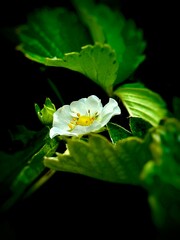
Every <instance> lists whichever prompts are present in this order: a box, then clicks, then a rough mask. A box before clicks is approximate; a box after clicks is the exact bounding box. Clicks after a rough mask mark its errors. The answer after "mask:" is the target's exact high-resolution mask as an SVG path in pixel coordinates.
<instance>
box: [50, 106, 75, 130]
mask: <svg viewBox="0 0 180 240" xmlns="http://www.w3.org/2000/svg"><path fill="white" fill-rule="evenodd" d="M71 119H72V116H71V111H70V107H69V105H64V106H63V107H61V108H59V109H58V110H57V111H56V112H55V113H54V114H53V126H59V124H61V123H62V124H65V123H66V124H69V122H70V121H71Z"/></svg>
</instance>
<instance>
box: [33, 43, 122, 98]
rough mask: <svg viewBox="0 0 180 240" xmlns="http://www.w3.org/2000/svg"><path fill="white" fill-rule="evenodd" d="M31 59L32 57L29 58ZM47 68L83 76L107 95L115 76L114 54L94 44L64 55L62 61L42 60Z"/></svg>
mask: <svg viewBox="0 0 180 240" xmlns="http://www.w3.org/2000/svg"><path fill="white" fill-rule="evenodd" d="M31 57H33V56H31ZM41 60H42V63H44V64H46V65H48V66H58V67H65V68H68V69H71V70H74V71H77V72H80V73H82V74H84V75H85V76H86V77H88V78H90V79H91V80H93V81H94V82H95V83H97V84H98V85H100V86H101V87H102V88H103V89H104V90H105V91H106V92H107V93H109V95H110V94H111V92H112V86H113V83H114V81H115V79H116V76H117V69H118V63H117V61H116V54H115V52H114V50H113V49H111V47H110V46H109V45H102V44H98V43H97V44H95V45H94V46H92V45H87V46H84V47H82V50H81V51H80V52H79V53H78V52H73V53H69V54H65V55H64V58H63V59H60V58H59V59H57V58H43V59H41Z"/></svg>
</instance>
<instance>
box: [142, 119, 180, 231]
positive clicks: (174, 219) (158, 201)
mask: <svg viewBox="0 0 180 240" xmlns="http://www.w3.org/2000/svg"><path fill="white" fill-rule="evenodd" d="M146 139H147V141H148V142H149V146H150V150H151V152H152V159H151V161H148V162H147V163H146V164H145V166H144V168H143V171H142V173H141V180H142V186H143V187H145V188H146V189H147V191H148V193H149V203H150V207H151V210H152V216H153V220H154V223H155V224H156V226H157V227H158V228H159V229H161V231H162V230H163V231H166V232H171V233H172V232H173V231H174V230H175V229H176V227H177V226H178V229H179V226H180V208H179V203H180V177H179V176H180V154H179V149H180V121H179V120H177V119H175V118H167V119H166V120H164V122H163V123H162V125H160V126H158V127H157V128H153V129H151V131H149V134H148V135H147V138H146ZM176 230H177V229H176Z"/></svg>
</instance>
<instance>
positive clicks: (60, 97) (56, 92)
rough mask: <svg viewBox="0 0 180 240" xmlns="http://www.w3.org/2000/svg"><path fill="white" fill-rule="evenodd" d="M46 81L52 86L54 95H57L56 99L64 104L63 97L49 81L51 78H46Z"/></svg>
mask: <svg viewBox="0 0 180 240" xmlns="http://www.w3.org/2000/svg"><path fill="white" fill-rule="evenodd" d="M48 83H49V85H50V87H51V88H52V90H53V91H54V93H55V94H56V96H57V97H58V99H59V100H60V102H61V104H62V105H64V101H63V98H62V96H61V94H60V92H59V91H58V90H57V87H56V85H55V84H54V83H53V82H52V81H51V79H48Z"/></svg>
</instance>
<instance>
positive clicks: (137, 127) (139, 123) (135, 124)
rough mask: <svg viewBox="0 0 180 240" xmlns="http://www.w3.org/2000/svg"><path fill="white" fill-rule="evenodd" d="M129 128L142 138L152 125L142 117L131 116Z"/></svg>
mask: <svg viewBox="0 0 180 240" xmlns="http://www.w3.org/2000/svg"><path fill="white" fill-rule="evenodd" d="M129 124H130V129H131V132H132V134H133V135H134V136H137V137H140V138H144V137H145V136H146V134H147V132H148V130H149V129H150V128H151V127H152V125H151V124H150V123H149V122H147V121H145V120H144V119H142V118H138V117H132V118H130V120H129Z"/></svg>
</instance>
